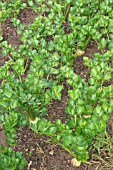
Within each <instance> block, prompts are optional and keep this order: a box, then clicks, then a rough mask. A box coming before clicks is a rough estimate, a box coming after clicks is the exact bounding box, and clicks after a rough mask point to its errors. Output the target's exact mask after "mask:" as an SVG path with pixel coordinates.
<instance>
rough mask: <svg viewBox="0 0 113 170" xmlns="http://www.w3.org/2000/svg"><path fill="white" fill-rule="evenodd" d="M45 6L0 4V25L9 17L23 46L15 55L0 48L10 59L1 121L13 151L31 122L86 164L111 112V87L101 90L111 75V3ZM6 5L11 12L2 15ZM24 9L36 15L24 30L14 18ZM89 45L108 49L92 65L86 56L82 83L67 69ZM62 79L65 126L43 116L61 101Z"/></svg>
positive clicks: (0, 90) (0, 94) (0, 95)
mask: <svg viewBox="0 0 113 170" xmlns="http://www.w3.org/2000/svg"><path fill="white" fill-rule="evenodd" d="M44 2H45V1H44V0H36V3H34V2H33V1H32V0H28V2H27V3H23V2H22V1H19V2H18V1H17V0H15V1H14V2H10V3H8V1H6V2H4V3H2V2H1V8H2V10H1V13H0V21H1V22H3V21H4V20H6V19H7V18H8V17H10V20H11V22H12V24H13V25H14V26H15V27H17V33H18V34H20V35H21V42H22V44H21V45H20V46H19V47H18V49H17V50H15V48H14V47H13V46H11V45H10V44H8V42H7V41H3V42H2V43H1V44H0V46H1V49H2V54H3V55H4V57H5V56H6V57H8V59H9V60H8V61H6V62H5V64H4V65H3V66H2V67H1V68H0V79H1V80H2V83H1V87H0V121H1V122H3V127H4V130H5V133H6V136H7V143H8V144H10V145H11V146H13V145H15V139H16V129H17V128H18V127H19V126H21V125H25V124H28V122H29V121H30V126H31V128H32V129H33V130H34V131H36V132H37V133H40V134H46V135H48V136H50V137H51V138H52V140H53V141H56V142H57V143H58V144H59V145H61V146H62V147H63V148H64V149H66V150H67V151H68V152H69V153H71V154H72V155H73V156H74V157H77V159H78V160H79V161H82V162H84V161H86V160H87V159H88V157H89V156H88V155H89V154H88V150H87V149H88V147H89V146H90V145H91V143H92V139H94V137H95V136H96V134H98V133H104V132H105V129H106V121H107V120H108V119H109V114H110V113H111V111H112V110H113V86H112V85H109V86H107V87H106V86H105V83H106V82H107V81H108V80H110V78H111V77H112V71H113V70H112V68H113V57H112V56H113V54H112V46H113V45H112V42H113V40H112V38H113V37H112V32H113V28H112V27H113V26H112V21H113V19H112V16H113V12H112V7H113V2H112V1H111V0H105V1H103V2H101V1H93V2H92V1H90V0H87V1H83V0H80V1H79V2H78V1H77V2H76V1H72V0H65V1H64V3H61V1H52V0H49V1H48V2H47V3H46V4H45V3H44ZM7 3H8V5H9V8H8V9H9V10H6V9H7ZM100 3H101V5H100ZM25 7H26V8H32V9H33V10H34V11H35V12H36V13H37V14H38V15H37V17H36V18H35V19H34V22H33V23H32V24H30V25H29V26H28V28H27V29H26V28H25V25H24V24H21V22H20V20H19V18H18V13H19V11H20V10H21V9H23V8H25ZM13 8H14V9H15V10H14V12H13V13H12V12H11V10H12V9H13ZM65 24H68V29H69V30H68V31H65ZM90 40H94V41H95V42H96V43H97V44H98V46H99V48H100V49H101V52H102V53H103V52H104V51H103V48H105V47H106V46H107V45H108V48H109V50H110V51H108V52H107V53H105V54H104V53H103V54H102V55H100V54H95V55H94V58H93V60H89V59H88V58H87V57H84V61H85V64H86V65H87V66H88V67H89V70H90V75H91V77H90V78H89V80H88V83H86V82H85V80H84V79H82V78H81V77H80V76H78V75H76V74H75V73H74V71H73V69H72V67H71V66H72V65H73V61H74V59H75V57H76V56H77V55H82V54H83V53H84V50H85V49H86V47H87V45H88V44H89V42H90ZM64 79H66V82H67V84H69V85H70V86H72V90H69V91H68V96H69V101H68V106H67V108H66V113H67V114H69V115H70V119H68V120H67V121H66V124H62V122H61V120H56V123H55V124H52V123H51V122H50V121H47V120H46V119H44V118H43V116H44V115H45V114H46V113H47V105H49V104H50V103H51V100H52V99H54V100H56V99H58V100H61V91H62V89H63V88H64V87H63V86H62V84H61V83H62V81H63V80H64Z"/></svg>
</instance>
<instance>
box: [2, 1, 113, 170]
mask: <svg viewBox="0 0 113 170" xmlns="http://www.w3.org/2000/svg"><path fill="white" fill-rule="evenodd" d="M25 2H26V1H25ZM30 2H31V1H29V3H28V4H27V7H25V9H21V10H20V11H19V13H18V15H17V17H15V18H18V19H19V20H20V23H21V24H25V28H24V30H22V32H21V33H20V34H18V33H17V32H18V27H19V25H20V23H19V24H17V25H16V24H15V23H12V22H11V18H9V17H7V18H6V20H5V21H4V26H3V35H2V36H3V40H2V42H3V41H7V42H8V44H11V46H12V47H14V49H15V51H16V50H18V49H19V47H20V46H21V45H22V44H24V42H26V40H25V41H24V38H23V40H22V39H21V36H22V33H23V32H24V31H25V30H27V29H29V26H30V25H32V24H33V23H34V20H35V18H36V17H38V16H39V14H40V15H41V16H42V17H43V19H42V25H43V22H45V21H46V17H48V15H49V8H50V6H51V5H50V4H51V3H50V4H46V3H48V1H47V2H44V4H45V5H47V7H48V8H47V11H46V9H45V8H44V9H45V11H46V12H43V11H41V12H40V13H38V12H36V11H35V10H36V9H35V6H36V1H34V4H35V6H32V2H31V4H30ZM69 2H71V1H69ZM26 3H27V2H26ZM59 4H60V3H59ZM60 5H61V4H60ZM87 5H88V4H86V6H87ZM112 5H113V4H112V3H111V6H112ZM38 7H40V5H39V6H38ZM38 7H37V8H38ZM68 7H70V10H71V4H70V5H68V4H67V6H66V9H68ZM72 7H73V4H72ZM44 9H43V10H44ZM54 10H55V9H54ZM59 11H60V9H59ZM55 12H56V11H55ZM60 12H61V11H60ZM67 12H68V13H67V17H68V15H69V12H70V11H69V10H67ZM94 12H95V11H94ZM97 13H98V12H97ZM56 14H58V13H57V12H56ZM108 14H109V13H108ZM108 14H106V15H108ZM95 15H96V12H95ZM103 15H104V14H103ZM58 17H59V18H60V16H58ZM67 17H66V20H65V24H64V25H62V27H63V29H64V32H65V35H70V34H71V32H72V30H73V29H72V30H70V28H69V23H68V19H67ZM59 18H55V19H56V23H57V22H59V25H60V21H57V19H59ZM44 19H45V20H44ZM60 19H61V18H60ZM43 20H44V21H43ZM50 20H51V19H50ZM70 20H71V19H70ZM70 22H71V21H70ZM14 24H15V25H16V26H15V25H14ZM46 24H47V23H46ZM57 24H58V23H57ZM57 24H56V25H57ZM71 24H72V22H71ZM39 25H40V23H39ZM59 25H58V26H59ZM50 26H51V25H50ZM34 27H35V26H34ZM107 27H109V25H107V26H105V28H106V29H108V28H107ZM72 28H73V24H72ZM32 29H34V30H35V28H32ZM32 29H31V30H32ZM57 29H59V28H57ZM100 29H101V28H100ZM20 30H21V29H20ZM42 30H43V29H42ZM35 31H36V30H35ZM35 31H34V32H35ZM39 31H40V30H39ZM56 32H57V33H58V35H60V31H59V32H58V30H57V31H56ZM61 32H62V31H61ZM57 33H56V34H57ZM39 34H40V33H39ZM45 34H46V31H45ZM53 34H54V33H53ZM61 34H62V33H61ZM29 36H32V35H29ZM35 36H36V35H34V37H35ZM104 36H106V34H105V35H103V38H104ZM44 38H45V37H44ZM82 38H83V37H82ZM53 39H54V38H53V36H47V37H46V38H45V39H44V40H46V42H48V43H49V42H51V41H52V40H53ZM86 39H87V36H86ZM86 39H85V41H86ZM106 39H107V38H106ZM106 39H105V40H106ZM41 40H42V39H40V41H41ZM79 40H80V37H79V38H78V44H79ZM34 41H35V40H34ZM58 41H61V39H58ZM64 41H65V40H64ZM70 41H71V39H70ZM111 41H112V38H111ZM83 42H84V40H83ZM28 43H29V42H28ZM35 43H38V42H37V41H36V42H35ZM44 43H45V42H44ZM72 44H73V42H72ZM100 44H101V45H99V41H97V40H94V39H91V40H90V41H89V42H88V44H87V46H86V48H85V49H84V50H82V51H83V54H81V55H76V52H75V53H74V50H77V48H76V45H77V44H76V43H75V47H72V51H73V52H72V55H73V56H74V55H75V58H73V57H72V64H71V68H73V70H74V73H75V74H77V75H78V76H80V78H82V79H84V81H85V82H86V83H88V79H90V78H91V75H90V69H89V68H88V66H86V65H85V62H84V57H85V56H87V57H88V58H89V59H91V60H92V59H93V56H94V54H95V53H100V54H104V53H106V52H107V51H109V43H108V44H106V45H105V47H104V48H103V47H102V46H104V45H103V43H100ZM66 45H67V44H66ZM31 46H32V45H31ZM43 46H44V44H43V42H42V44H41V48H42V49H43ZM70 46H71V45H70ZM101 47H102V48H101ZM3 48H4V47H2V50H3ZM28 48H29V46H28ZM30 48H31V47H30ZM44 48H45V46H44ZM50 48H51V47H50ZM62 48H63V47H62ZM67 48H68V47H65V49H63V50H64V51H63V53H64V54H65V51H66V50H70V49H71V47H70V49H67ZM73 48H75V49H74V50H73ZM78 48H79V47H78ZM80 48H82V46H80ZM31 49H32V50H34V49H36V50H37V53H38V50H39V47H37V48H36V47H35V45H34V46H33V47H32V48H31ZM26 51H27V50H26ZM48 51H49V50H48ZM70 51H71V50H70ZM70 51H69V53H70ZM111 51H112V50H111ZM54 52H55V51H54V50H50V53H51V54H52V53H53V54H54ZM21 54H22V53H20V55H21ZM23 55H24V54H23ZM25 55H28V53H27V52H26V53H25ZM38 55H39V53H38ZM112 55H113V54H112ZM9 56H10V58H9ZM9 56H7V55H4V53H3V52H2V53H1V54H0V66H1V67H2V66H4V65H5V64H6V63H7V61H9V60H10V59H11V58H13V57H12V56H13V52H12V51H11V52H9ZM29 56H30V55H29ZM59 56H60V57H61V54H60V52H59ZM20 57H21V56H20ZM30 57H31V56H30ZM30 57H28V61H27V62H28V64H27V67H26V70H25V72H22V73H20V77H19V78H21V80H22V81H25V80H26V77H27V76H28V74H29V72H30V67H31V64H32V61H33V57H31V58H30ZM17 58H18V57H17ZM14 60H15V62H16V58H14ZM50 62H51V61H50ZM63 62H64V63H63V65H64V66H65V65H66V64H67V63H65V58H64V61H63ZM67 62H70V59H67ZM109 62H110V63H111V67H112V66H113V64H112V62H113V58H112V61H111V60H110V61H109ZM70 63H71V62H70ZM24 65H25V63H24ZM60 66H61V65H60V64H58V65H57V66H55V67H54V68H56V69H57V70H59V69H60ZM69 67H70V66H69ZM13 71H14V72H15V70H13V68H12V67H10V68H9V72H10V73H12V72H13ZM112 71H113V67H112ZM50 74H51V73H50ZM111 75H113V74H111ZM16 76H17V75H16ZM44 76H45V77H44V78H46V75H44ZM56 76H57V73H55V74H53V75H52V76H51V75H50V78H51V77H52V80H56V79H57V78H56ZM4 81H5V79H4ZM2 82H3V79H1V83H2ZM111 84H113V76H111V77H110V79H109V80H108V81H105V84H104V86H106V87H107V86H109V85H111ZM58 85H59V83H58ZM61 85H62V86H63V90H62V91H61V99H60V100H59V98H58V99H57V98H56V99H54V97H53V99H51V100H50V103H49V104H47V105H46V109H47V113H46V114H44V115H43V116H42V117H43V118H44V119H46V120H48V121H51V122H52V123H53V124H55V122H56V121H57V120H58V119H59V120H61V122H62V124H66V123H67V120H68V119H70V118H71V115H70V114H66V111H65V109H66V107H67V106H68V100H69V97H70V96H69V93H68V91H69V90H72V89H73V88H72V86H71V85H69V84H68V83H67V78H66V77H65V78H64V79H63V80H61ZM47 88H48V89H49V87H47ZM111 96H112V95H111ZM112 101H113V100H112ZM16 109H17V110H18V107H17V108H16ZM112 110H113V109H112ZM8 114H9V113H8ZM24 114H25V115H26V114H27V113H26V111H25V112H24ZM2 123H3V122H2ZM2 123H1V124H0V128H1V130H0V145H4V146H10V145H9V144H6V137H7V135H6V136H5V132H4V130H2ZM112 125H113V112H111V113H110V118H109V120H108V121H107V128H106V129H107V131H106V132H105V134H104V135H100V134H98V133H97V134H96V135H95V138H94V139H93V142H92V145H91V146H89V147H88V151H89V158H88V159H87V161H85V162H83V163H81V165H80V166H79V167H77V166H75V162H74V161H73V158H74V157H73V156H72V155H71V154H70V153H69V152H67V151H66V150H65V149H63V148H62V147H61V146H59V145H58V144H57V143H55V141H52V140H51V138H50V137H48V136H46V135H44V134H43V135H41V134H38V133H36V132H34V131H33V130H31V129H33V128H31V126H30V125H29V124H28V123H27V125H25V126H21V127H19V128H18V129H16V131H17V137H16V144H15V145H14V146H13V150H14V151H19V152H20V151H22V153H23V156H24V157H25V159H26V165H25V167H24V170H112V169H113V161H112V160H113V126H112ZM73 131H74V129H73Z"/></svg>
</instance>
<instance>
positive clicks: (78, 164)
mask: <svg viewBox="0 0 113 170" xmlns="http://www.w3.org/2000/svg"><path fill="white" fill-rule="evenodd" d="M71 164H72V165H73V166H76V167H79V166H80V164H81V162H80V161H78V160H77V159H76V158H73V159H72V160H71Z"/></svg>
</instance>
